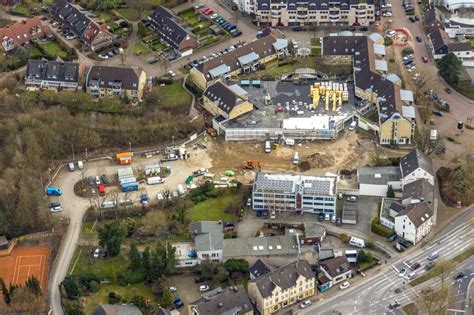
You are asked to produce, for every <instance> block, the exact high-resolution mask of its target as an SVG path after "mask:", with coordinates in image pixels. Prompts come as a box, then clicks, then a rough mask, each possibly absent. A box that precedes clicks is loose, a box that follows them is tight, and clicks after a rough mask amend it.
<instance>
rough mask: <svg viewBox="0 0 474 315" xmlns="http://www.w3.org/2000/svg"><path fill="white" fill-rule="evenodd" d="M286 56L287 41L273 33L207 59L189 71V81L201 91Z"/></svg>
mask: <svg viewBox="0 0 474 315" xmlns="http://www.w3.org/2000/svg"><path fill="white" fill-rule="evenodd" d="M287 54H288V40H286V39H283V38H278V37H277V35H276V34H275V32H271V33H270V34H269V35H267V36H264V37H261V38H259V39H256V40H254V41H252V42H250V43H247V44H245V45H242V46H240V47H238V48H236V49H234V50H230V51H228V52H226V53H224V54H222V55H220V56H217V57H215V58H212V59H209V60H207V61H205V62H203V63H201V64H199V65H198V66H197V67H194V68H192V69H191V71H190V73H189V75H190V78H191V80H192V81H193V82H194V84H196V86H197V87H199V88H200V89H202V90H205V89H206V88H207V87H208V86H209V85H211V84H213V83H214V82H216V81H217V80H220V79H226V78H228V77H230V76H232V75H238V74H240V73H249V72H253V71H257V70H258V69H259V66H260V64H264V63H267V62H269V61H271V60H274V59H276V58H279V57H284V56H286V55H287Z"/></svg>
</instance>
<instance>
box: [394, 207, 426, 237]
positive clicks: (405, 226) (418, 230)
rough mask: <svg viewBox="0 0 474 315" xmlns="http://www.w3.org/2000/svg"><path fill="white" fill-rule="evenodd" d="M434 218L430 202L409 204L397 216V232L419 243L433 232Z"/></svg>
mask: <svg viewBox="0 0 474 315" xmlns="http://www.w3.org/2000/svg"><path fill="white" fill-rule="evenodd" d="M433 220H434V219H433V210H432V208H431V206H430V205H429V204H427V203H424V202H421V203H416V204H409V205H408V206H406V207H405V209H403V210H402V211H400V213H398V215H397V216H396V217H395V232H396V233H397V235H398V236H400V237H402V238H404V239H405V240H407V241H410V242H411V243H413V244H417V243H418V242H419V241H420V240H421V239H423V238H424V237H425V236H426V235H428V234H429V233H430V232H431V229H432V227H433V225H434V221H433Z"/></svg>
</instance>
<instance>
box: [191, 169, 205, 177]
mask: <svg viewBox="0 0 474 315" xmlns="http://www.w3.org/2000/svg"><path fill="white" fill-rule="evenodd" d="M207 172H209V171H208V169H207V168H200V169H198V170H196V171H194V172H193V176H194V177H198V176H203V175H204V174H206V173H207Z"/></svg>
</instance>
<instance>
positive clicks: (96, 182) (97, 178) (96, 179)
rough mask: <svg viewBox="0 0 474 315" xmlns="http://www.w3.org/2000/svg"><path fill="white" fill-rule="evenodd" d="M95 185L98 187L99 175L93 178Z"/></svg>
mask: <svg viewBox="0 0 474 315" xmlns="http://www.w3.org/2000/svg"><path fill="white" fill-rule="evenodd" d="M95 184H96V185H100V177H99V175H97V176H96V177H95Z"/></svg>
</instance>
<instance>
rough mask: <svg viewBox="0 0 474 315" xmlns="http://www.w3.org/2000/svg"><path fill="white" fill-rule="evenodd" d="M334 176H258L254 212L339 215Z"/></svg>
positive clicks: (260, 174) (255, 184)
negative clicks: (269, 211)
mask: <svg viewBox="0 0 474 315" xmlns="http://www.w3.org/2000/svg"><path fill="white" fill-rule="evenodd" d="M336 182H337V178H336V177H334V176H316V175H302V174H277V173H266V172H258V173H257V176H256V178H255V181H254V184H253V191H252V208H253V210H255V211H263V210H271V211H291V212H300V213H301V212H308V213H324V214H326V213H327V214H335V213H336Z"/></svg>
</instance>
